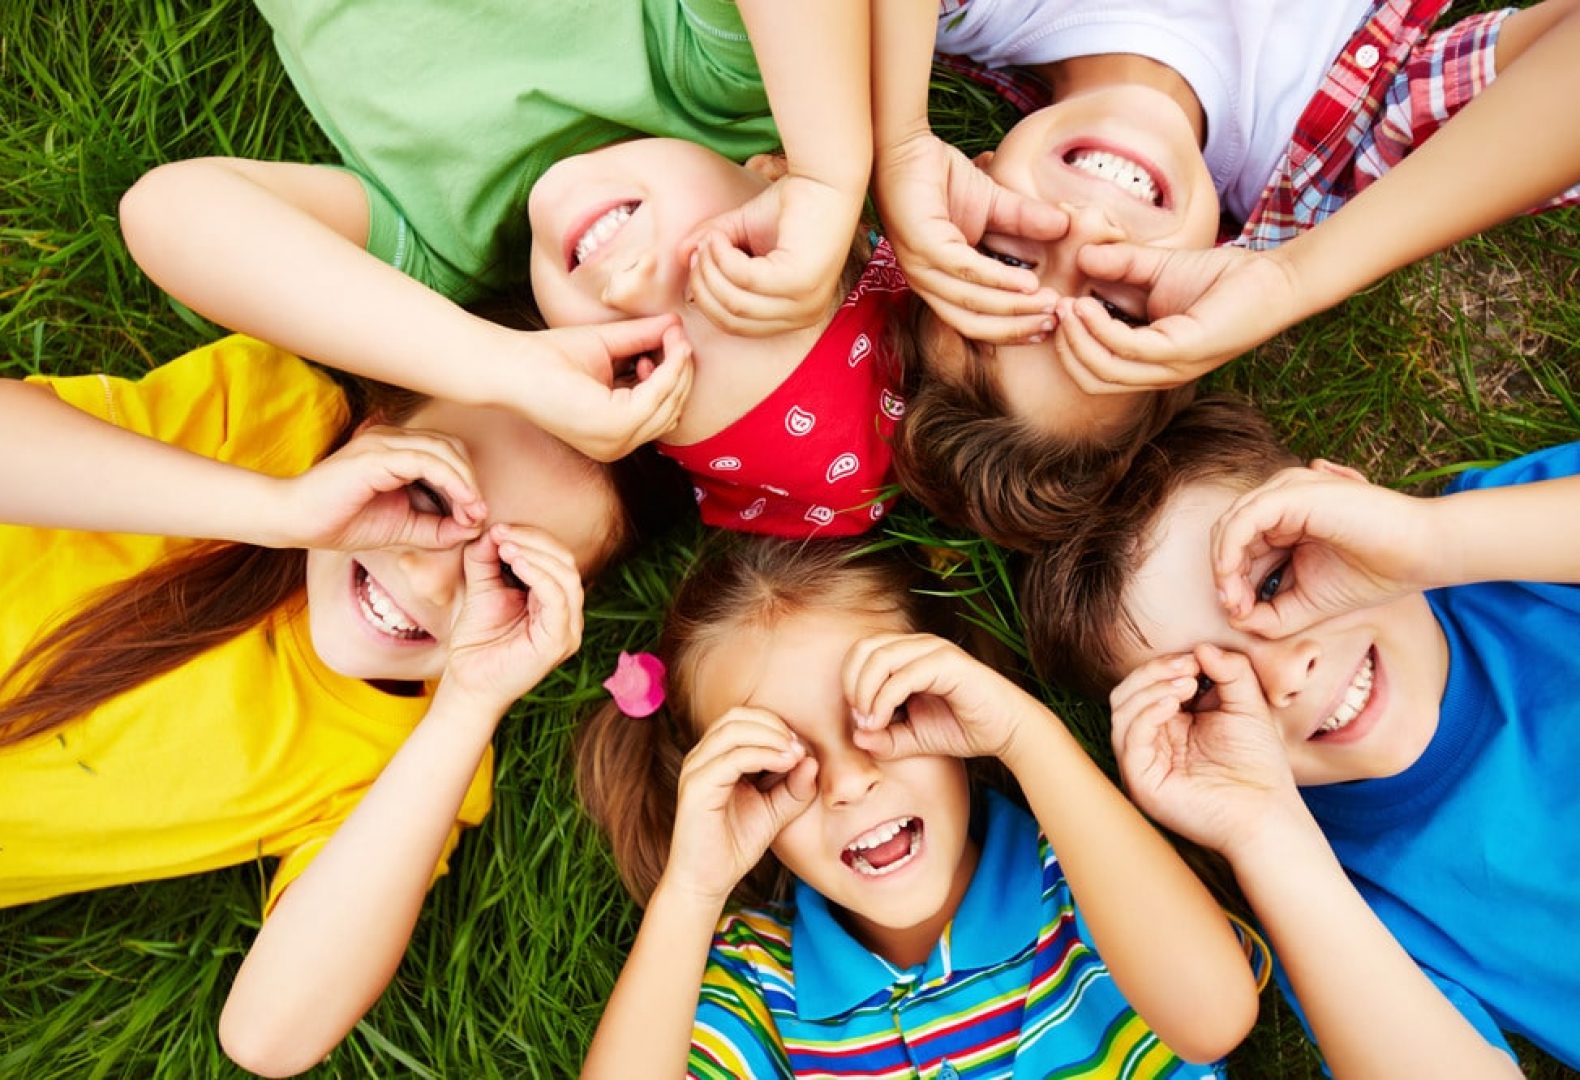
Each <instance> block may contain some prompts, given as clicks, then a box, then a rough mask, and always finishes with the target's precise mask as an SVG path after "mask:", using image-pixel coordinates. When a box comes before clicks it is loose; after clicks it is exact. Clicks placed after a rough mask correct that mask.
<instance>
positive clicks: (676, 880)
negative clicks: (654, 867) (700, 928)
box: [647, 865, 730, 928]
mask: <svg viewBox="0 0 1580 1080" xmlns="http://www.w3.org/2000/svg"><path fill="white" fill-rule="evenodd" d="M729 899H730V894H729V892H724V893H720V892H718V891H717V890H716V889H711V888H709V887H707V886H705V885H703V884H700V883H698V882H694V881H688V880H686V877H685V874H684V873H683V872H682V871H679V870H678V869H677V868H676V867H674V866H673V865H671V866H666V867H665V868H664V872H663V874H662V875H661V876H660V877H659V879H658V884H657V885H655V886H653V893H652V895H651V896H649V897H648V900H647V909H648V911H654V910H658V909H662V910H664V911H666V912H668V913H669V914H671V915H672V916H675V917H677V918H685V919H688V920H691V921H694V922H697V923H706V924H707V925H708V926H709V927H710V928H711V927H712V926H713V925H714V924H715V923H717V922H718V921H719V918H720V917H721V916H722V915H723V914H724V905H725V904H727V903H728V902H729Z"/></svg>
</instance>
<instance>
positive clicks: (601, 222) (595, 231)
mask: <svg viewBox="0 0 1580 1080" xmlns="http://www.w3.org/2000/svg"><path fill="white" fill-rule="evenodd" d="M640 205H641V204H640V203H621V204H620V205H619V206H616V207H613V208H612V209H609V210H606V211H605V212H604V213H603V214H602V215H601V216H600V217H599V218H598V219H597V220H596V221H594V222H593V223H592V224H591V225H589V226H587V231H586V232H584V233H582V235H581V239H580V240H578V241H576V249H575V251H574V252H572V255H573V257H574V258H575V260H576V265H577V266H580V265H581V264H582V263H584V262H586V261H587V260H588V259H589V258H591V257H592V253H593V252H595V251H597V250H598V249H599V248H600V247H602V246H603V244H604V241H606V240H608V239H609V238H610V237H611V236H613V235H614V234H615V233H616V232H618V231H619V230H620V226H622V225H624V224H625V223H626V222H627V221H630V220H631V215H632V214H634V213H636V208H637V207H638V206H640Z"/></svg>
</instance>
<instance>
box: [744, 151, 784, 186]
mask: <svg viewBox="0 0 1580 1080" xmlns="http://www.w3.org/2000/svg"><path fill="white" fill-rule="evenodd" d="M745 167H746V169H747V170H748V171H750V172H754V173H756V174H757V175H758V176H760V177H761V178H762V179H764V180H766V181H768V182H769V183H770V184H771V183H773V182H774V181H775V180H778V179H779V178H780V177H782V176H784V174H785V173H787V172H789V171H790V163H789V162H788V161H787V160H786V159H785V156H784V155H783V154H753V155H752V156H751V157H749V158H747V159H746V166H745Z"/></svg>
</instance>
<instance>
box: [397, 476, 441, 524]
mask: <svg viewBox="0 0 1580 1080" xmlns="http://www.w3.org/2000/svg"><path fill="white" fill-rule="evenodd" d="M406 501H407V502H408V503H409V504H410V505H411V508H412V509H413V510H415V511H417V513H419V514H438V515H439V516H440V517H449V516H450V500H449V499H446V498H445V497H444V496H443V495H442V494H440V493H439V491H438V490H437V489H435V488H434V487H432V486H431V485H430V484H428V483H427V482H426V481H423V480H413V481H412V482H411V483H409V484H407V485H406Z"/></svg>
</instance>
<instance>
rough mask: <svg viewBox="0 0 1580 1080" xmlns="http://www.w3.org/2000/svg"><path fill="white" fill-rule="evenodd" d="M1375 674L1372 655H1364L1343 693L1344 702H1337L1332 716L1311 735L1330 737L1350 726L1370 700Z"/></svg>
mask: <svg viewBox="0 0 1580 1080" xmlns="http://www.w3.org/2000/svg"><path fill="white" fill-rule="evenodd" d="M1375 674H1376V664H1375V663H1374V662H1373V660H1372V654H1371V653H1370V652H1368V653H1367V654H1366V660H1365V662H1363V663H1362V664H1361V666H1360V670H1359V671H1357V672H1356V673H1355V678H1354V679H1353V680H1352V681H1351V682H1350V685H1349V688H1348V689H1346V690H1345V691H1344V700H1342V701H1340V702H1339V707H1338V708H1337V709H1335V710H1333V715H1332V716H1330V717H1328V718H1327V719H1326V720H1324V721H1323V722H1322V724H1321V726H1319V727H1318V728H1317V730H1316V731H1315V732H1314V733H1313V734H1315V735H1331V734H1332V733H1333V732H1335V731H1343V730H1344V729H1345V728H1346V727H1348V726H1349V725H1350V721H1352V720H1354V719H1355V718H1356V717H1357V716H1359V715H1360V714H1361V713H1362V712H1364V711H1365V709H1366V706H1367V705H1369V704H1371V700H1372V680H1373V677H1374V676H1375Z"/></svg>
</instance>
